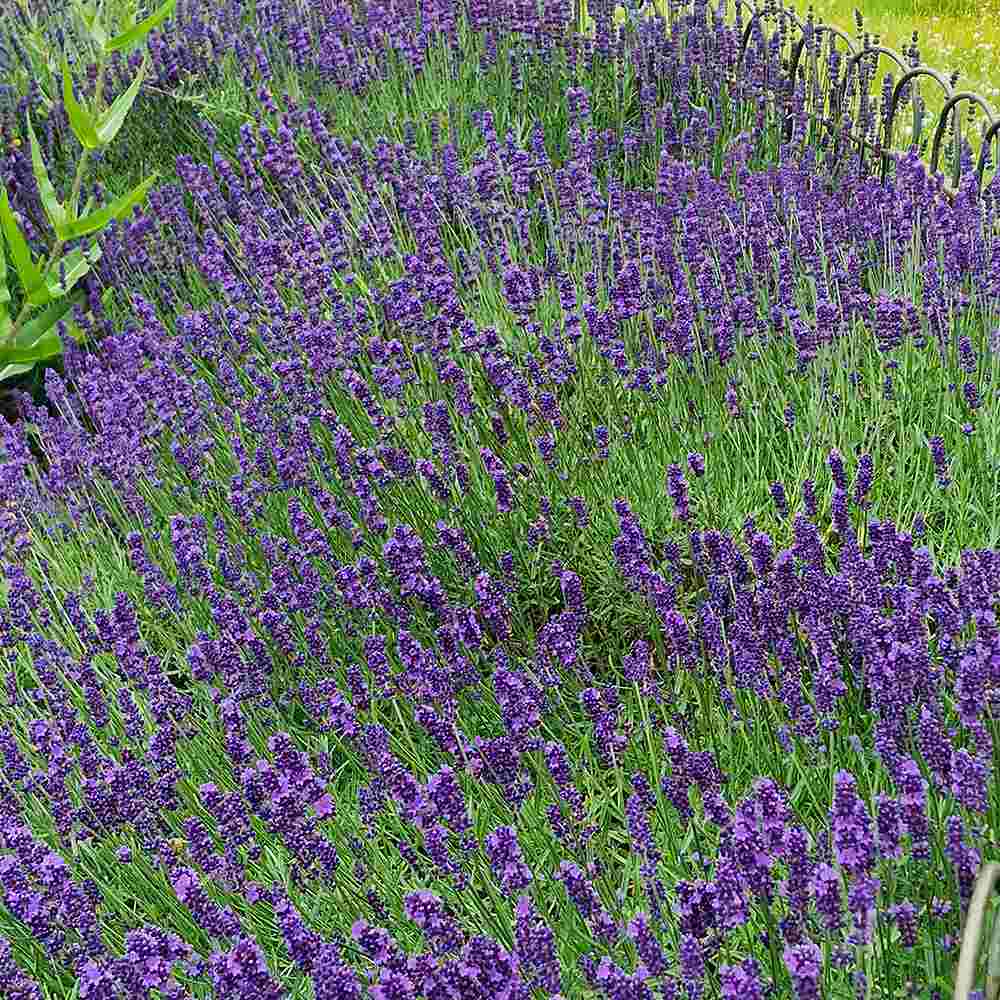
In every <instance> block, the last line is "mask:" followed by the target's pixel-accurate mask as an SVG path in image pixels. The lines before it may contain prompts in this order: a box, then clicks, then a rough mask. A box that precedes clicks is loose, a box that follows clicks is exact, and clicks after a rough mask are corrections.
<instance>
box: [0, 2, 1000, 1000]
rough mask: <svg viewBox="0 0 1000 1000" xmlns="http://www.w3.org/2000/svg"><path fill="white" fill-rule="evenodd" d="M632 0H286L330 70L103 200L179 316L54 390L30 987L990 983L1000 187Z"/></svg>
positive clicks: (34, 414)
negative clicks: (133, 210) (621, 2)
mask: <svg viewBox="0 0 1000 1000" xmlns="http://www.w3.org/2000/svg"><path fill="white" fill-rule="evenodd" d="M313 13H314V14H315V12H313ZM183 14H184V16H185V17H193V15H192V13H191V9H188V10H186V11H184V12H183ZM591 14H592V16H593V17H594V22H595V30H594V39H593V40H592V41H580V39H579V37H578V36H577V34H576V33H574V32H572V31H570V30H568V29H569V16H568V11H566V10H564V9H563V8H562V7H559V8H556V7H552V8H550V9H548V10H546V11H529V10H527V9H526V8H525V7H524V6H523V5H521V4H516V5H511V6H510V7H504V8H502V9H501V10H499V11H497V10H494V9H487V8H486V7H484V6H482V5H479V4H477V3H475V2H472V3H468V4H466V3H462V4H458V5H452V4H450V3H440V4H434V3H430V4H429V3H425V2H421V3H420V4H417V3H413V4H411V5H397V6H395V7H393V8H391V9H388V8H382V7H380V6H377V5H372V6H371V7H364V8H362V9H361V10H360V11H358V12H356V13H355V12H353V11H351V12H349V11H348V10H347V8H345V7H335V8H330V9H327V8H324V12H323V14H322V17H319V18H317V19H316V20H313V21H310V20H309V19H308V18H306V17H305V16H302V12H301V10H300V9H299V8H298V7H297V6H294V5H281V4H268V5H261V7H260V10H259V11H258V12H256V13H255V15H254V17H256V18H257V20H254V21H251V22H250V24H249V27H248V28H247V30H248V31H249V30H251V29H253V28H256V29H257V32H258V34H261V35H263V34H265V33H268V34H269V35H270V36H273V37H276V38H278V39H279V40H283V41H284V40H287V43H288V45H289V46H290V49H289V51H290V53H291V54H290V55H289V57H288V65H289V66H290V67H291V69H286V70H279V69H276V66H277V65H278V63H279V59H278V57H277V55H275V54H274V53H273V52H271V53H269V52H266V51H265V50H264V46H263V45H261V47H260V51H259V52H257V51H255V50H254V49H253V48H249V47H245V48H243V41H242V40H241V41H240V42H239V45H240V46H241V48H242V53H243V60H244V64H243V65H242V67H241V72H242V73H244V74H245V75H246V77H247V79H248V80H252V84H253V92H254V94H255V95H256V99H257V101H258V102H259V108H258V109H257V111H256V113H255V116H254V118H253V120H252V121H250V122H248V123H246V125H245V127H244V128H242V129H241V130H240V132H239V136H238V138H239V142H238V145H237V146H236V148H235V149H234V150H229V149H225V148H220V147H219V146H217V145H216V144H215V143H212V148H213V155H212V156H211V157H210V158H209V160H208V162H204V163H199V162H197V161H195V160H194V159H192V158H182V159H181V160H180V162H179V163H178V164H177V167H178V176H179V182H178V184H177V185H172V186H166V187H164V188H161V189H158V190H154V191H151V192H150V196H149V198H148V203H147V205H146V207H145V208H144V209H143V210H141V211H140V212H139V213H137V215H136V217H135V218H134V219H131V220H127V221H122V222H117V223H116V224H114V225H113V226H110V227H109V229H108V231H107V232H105V233H103V234H102V235H101V237H100V246H101V250H102V256H101V260H100V262H99V263H98V264H97V265H96V267H95V277H96V278H97V279H99V280H100V282H101V283H103V284H104V285H106V286H108V287H114V288H118V289H122V290H123V292H125V293H127V298H128V300H129V302H130V316H129V319H128V322H126V323H124V324H122V325H121V327H120V328H119V329H115V330H112V331H111V332H110V334H109V335H107V336H105V337H103V338H101V339H100V340H99V341H98V342H97V343H96V344H95V345H94V346H93V348H92V350H91V351H90V352H88V353H86V354H85V353H84V352H83V351H81V350H79V349H77V348H75V347H74V345H72V344H71V345H69V348H68V350H67V352H66V356H65V366H64V367H65V372H64V375H59V374H57V373H56V372H54V371H50V372H49V373H47V375H46V380H47V388H48V396H49V400H50V402H51V404H52V405H51V410H50V409H48V408H43V407H39V406H35V405H33V404H32V403H31V401H30V400H29V399H27V398H22V399H21V410H22V417H23V419H22V420H21V421H20V422H19V423H17V424H14V425H12V426H9V427H6V428H4V429H3V431H2V434H0V439H2V444H3V448H4V454H3V457H2V460H0V477H2V481H3V484H4V489H5V494H6V496H7V497H8V498H9V501H10V504H9V509H7V510H6V511H5V512H4V513H3V515H2V517H0V526H2V529H3V534H2V542H3V545H4V550H3V551H4V559H3V581H4V606H3V608H2V613H0V648H2V650H3V654H4V666H3V682H4V683H3V697H4V698H5V702H4V705H3V707H2V708H0V757H2V760H3V764H4V767H3V768H2V770H0V872H2V875H3V877H2V879H0V984H2V987H3V990H4V993H5V995H12V996H25V997H31V998H36V997H38V998H41V997H45V998H49V997H52V998H55V997H59V998H63V997H67V996H77V995H78V996H80V997H81V998H98V997H101V998H103V997H107V998H115V1000H119V998H126V997H127V998H132V997H143V998H147V997H154V996H155V997H171V998H174V997H176V998H185V1000H186V998H189V997H190V998H199V1000H200V998H206V1000H207V998H209V997H213V998H219V1000H229V998H239V1000H250V998H251V997H252V998H254V1000H257V998H260V997H267V998H275V1000H277V998H281V1000H285V998H289V1000H291V998H299V997H306V998H309V997H312V998H315V1000H323V998H327V1000H331V998H341V1000H342V998H364V997H372V998H376V1000H397V998H407V1000H410V998H412V1000H418V998H438V997H446V996H447V997H454V998H459V1000H486V998H488V997H493V996H495V995H497V994H499V995H501V996H504V997H506V998H507V1000H528V998H531V1000H540V998H542V997H551V998H559V1000H561V998H564V997H585V998H587V1000H597V998H606V1000H624V998H628V1000H633V998H634V1000H656V998H658V997H682V996H687V997H705V998H711V1000H723V998H725V1000H733V998H736V997H741V996H746V997H767V996H780V997H796V998H806V997H809V998H813V997H817V996H822V997H825V998H830V1000H834V998H836V1000H839V998H845V1000H846V998H849V997H850V998H853V997H856V996H858V995H861V996H866V997H867V996H870V997H877V998H880V1000H883V998H884V1000H890V998H891V1000H899V998H901V997H904V996H920V997H934V996H938V997H941V998H944V997H946V996H948V995H949V994H950V991H951V985H952V977H953V975H954V970H955V966H956V940H957V937H958V935H959V933H960V931H961V929H962V926H963V915H964V913H965V911H966V909H967V906H968V902H969V898H970V894H971V892H972V886H973V884H974V880H975V876H976V871H977V869H978V867H979V865H980V862H981V860H983V859H984V858H985V857H986V856H987V855H988V854H990V853H991V852H992V851H994V850H995V844H996V841H997V831H998V829H1000V795H998V785H997V782H996V781H995V767H996V753H997V748H996V712H997V691H998V690H1000V655H998V652H997V650H998V642H1000V636H998V630H997V618H996V615H997V606H996V605H997V595H998V594H1000V555H998V551H997V549H998V546H1000V530H998V527H997V523H996V518H995V517H994V516H993V514H992V510H991V508H990V506H989V502H988V499H987V498H989V497H991V496H993V495H995V493H996V489H997V486H998V475H1000V470H998V468H997V456H998V454H1000V448H998V445H1000V431H998V427H1000V423H998V421H997V419H996V417H997V412H996V411H997V406H998V399H997V373H998V369H997V351H998V349H1000V343H998V340H997V337H996V336H995V335H994V334H993V331H994V330H995V329H997V327H998V326H1000V310H998V303H997V300H998V297H1000V279H998V272H997V261H998V260H1000V253H998V251H1000V246H998V236H997V233H996V228H995V203H994V201H993V196H992V192H991V191H989V190H988V191H987V192H986V195H985V196H984V197H983V198H977V197H975V195H974V191H973V189H972V187H971V186H967V187H966V188H964V189H963V190H962V191H960V192H959V196H958V197H957V198H955V199H954V200H953V201H952V200H949V199H948V198H946V197H944V196H943V194H942V191H941V186H940V179H939V178H933V177H929V176H928V174H927V171H926V169H925V167H924V166H923V165H922V164H921V162H920V161H919V158H918V157H917V156H916V155H915V154H911V155H910V156H908V157H905V158H902V159H901V160H900V161H899V162H898V164H897V166H896V169H895V170H894V172H893V174H892V176H891V177H890V178H889V179H888V180H887V182H886V183H884V184H883V183H881V182H880V181H878V180H877V179H874V178H872V177H871V176H870V174H869V173H867V172H866V171H865V169H864V166H863V164H862V163H860V162H858V161H852V162H851V163H849V164H847V166H846V168H845V167H844V165H839V169H838V171H837V176H836V177H834V174H833V166H834V165H833V164H831V163H830V162H829V160H827V159H825V158H824V157H823V155H822V153H823V150H821V149H817V148H816V147H815V145H813V144H812V143H811V142H810V141H809V139H808V136H807V134H806V130H805V129H802V130H798V129H796V130H795V131H793V134H792V136H791V138H790V139H786V138H784V134H785V133H784V131H783V127H782V126H783V122H781V121H778V122H776V121H775V119H774V117H773V110H772V109H773V101H772V94H771V93H770V92H769V91H768V89H767V87H766V85H765V84H764V83H763V80H764V79H765V78H767V77H768V76H769V74H770V73H771V71H773V69H774V67H773V65H772V64H765V63H764V60H765V59H767V58H769V56H768V47H767V45H766V44H761V45H757V46H754V47H753V49H752V50H751V57H750V60H749V63H748V68H747V73H748V80H747V82H746V85H745V86H744V87H741V88H740V90H739V93H733V92H730V91H728V90H727V89H726V84H725V76H724V74H723V73H722V72H721V71H719V67H720V66H723V65H725V60H726V58H727V53H728V54H729V55H731V53H732V44H733V30H732V28H730V27H728V26H727V25H726V22H725V20H724V19H723V18H722V17H719V18H717V19H715V21H714V22H713V21H711V20H710V19H709V18H707V17H705V16H703V15H704V14H705V10H704V7H703V5H700V4H699V5H697V7H696V8H695V9H694V11H693V13H692V15H691V18H690V20H689V21H686V22H683V21H682V22H680V23H681V24H682V25H684V27H685V30H686V31H687V34H686V35H685V37H684V46H683V48H681V46H680V44H679V41H678V39H677V38H671V37H670V36H665V35H663V34H662V32H654V31H653V30H651V28H650V27H649V26H646V27H643V26H640V25H628V26H626V29H625V31H624V32H623V34H622V36H619V37H620V38H623V39H624V41H618V42H614V43H613V42H612V40H611V39H612V36H611V34H610V25H611V13H610V11H609V10H607V9H604V8H603V7H602V5H599V4H593V5H592V10H591ZM317 22H318V23H319V27H317V28H316V33H315V35H310V34H309V33H308V32H307V30H306V29H307V28H308V27H309V26H310V25H313V26H315V25H316V24H317ZM661 27H662V25H661ZM299 29H302V32H306V34H305V36H304V37H303V34H302V33H301V32H300V30H299ZM295 39H298V41H295V42H294V46H295V48H294V49H292V48H291V45H292V41H293V40H295ZM163 44H164V45H166V43H163ZM268 44H269V45H273V43H268ZM234 45H235V43H234ZM338 45H339V46H340V48H338ZM153 48H155V49H157V50H158V51H159V52H160V53H161V57H162V53H163V51H164V48H162V47H161V46H160V43H159V42H156V43H152V42H151V49H153ZM529 48H530V52H531V54H530V55H528V54H527V53H528V51H529ZM154 58H156V57H154ZM295 59H299V60H300V61H301V62H302V64H303V67H305V68H303V69H298V68H295V67H294V60H295ZM321 60H327V61H326V62H324V63H322V66H323V73H325V74H326V75H327V82H326V86H327V87H328V88H329V89H330V92H331V93H330V97H329V100H328V104H327V106H326V108H325V109H324V108H322V107H321V106H320V104H319V103H318V101H317V103H315V104H313V103H311V102H307V101H305V100H299V99H297V98H296V96H295V95H293V94H292V93H291V92H290V91H291V88H290V87H288V88H286V87H285V86H284V82H285V78H284V77H282V76H280V75H279V73H280V72H288V73H289V76H290V75H291V72H292V70H294V72H295V73H300V74H302V75H303V76H305V75H307V74H308V72H309V69H308V67H309V66H310V65H319V64H320V62H321ZM163 65H166V62H165V61H164V62H163ZM514 65H519V66H520V69H519V72H520V73H521V75H520V77H518V76H517V75H516V73H517V71H515V73H513V74H512V72H511V68H512V67H513V66H514ZM765 65H768V66H769V69H768V71H767V72H765V69H764V67H765ZM651 67H652V68H651ZM717 71H718V72H717ZM654 72H655V73H656V74H657V80H656V82H657V83H662V85H663V89H662V92H661V91H659V90H658V89H656V88H654V87H653V82H654V81H653V76H654ZM630 74H635V76H636V77H637V78H638V79H639V87H638V91H639V93H640V95H642V94H643V93H645V94H646V96H645V97H641V100H640V102H639V106H638V107H637V108H636V109H635V115H634V117H633V118H626V113H627V105H626V97H625V94H626V91H628V90H629V89H630V88H627V87H626V86H624V85H623V80H627V79H628V78H629V75H630ZM449 88H451V90H450V91H449ZM522 88H523V90H522ZM462 90H467V92H468V93H467V96H468V99H469V102H470V104H473V103H478V101H479V98H480V97H483V106H476V107H467V106H464V105H462V104H461V102H460V101H459V100H457V99H456V100H455V101H454V103H455V108H454V111H453V112H452V114H451V115H450V116H447V117H446V116H444V115H441V114H440V109H441V107H442V105H443V106H445V107H447V105H448V104H450V103H452V101H451V100H450V99H449V100H443V99H442V98H443V96H446V97H449V98H450V97H451V96H452V94H454V93H458V92H460V91H462ZM491 90H492V94H490V91H491ZM526 94H527V95H531V100H530V101H529V100H528V99H527V97H526ZM616 94H617V95H619V96H618V97H617V98H616V100H617V103H616V104H613V106H612V107H611V108H610V109H609V108H607V107H604V108H601V107H598V105H597V102H598V100H599V99H603V98H608V99H609V100H610V99H611V95H616ZM487 97H489V98H491V101H488V100H487V99H486V98H487ZM361 99H364V100H365V101H366V102H367V108H368V114H369V119H368V120H369V121H376V122H380V123H384V124H385V134H382V135H379V134H375V135H374V136H371V137H368V139H367V141H362V140H363V138H364V136H363V135H361V134H359V132H358V131H357V130H359V129H360V126H359V122H358V114H357V110H358V108H359V107H360V101H361ZM698 101H702V102H704V103H703V104H697V103H696V102H698ZM354 102H358V103H354ZM400 108H405V109H406V112H405V114H403V113H402V112H399V113H396V114H395V115H394V114H393V110H394V109H400ZM435 108H436V109H438V115H437V116H435V117H431V110H432V109H435ZM532 108H534V109H536V111H535V112H534V113H533V114H532V113H531V109H532ZM699 108H703V109H705V111H706V113H705V115H704V116H703V115H701V114H700V113H699V110H698V109H699ZM707 109H712V110H711V111H709V110H707ZM350 112H353V115H352V114H349V113H350ZM425 112H426V115H427V117H426V118H425V117H424V115H425ZM501 116H503V117H501ZM525 119H526V120H525ZM407 122H409V123H410V124H409V125H407V124H406V123H407ZM414 122H416V123H417V124H413V123H414ZM501 122H502V125H501V124H499V123H501ZM211 128H212V125H211V123H210V122H209V123H208V124H207V126H206V133H207V134H208V135H209V136H210V137H211ZM351 129H354V130H355V131H354V132H351V131H350V130H351ZM393 129H394V130H395V131H392V130H393ZM967 384H969V385H971V386H972V390H974V391H970V390H967V389H966V388H965V386H966V385H967ZM32 446H34V448H35V450H36V451H37V452H38V455H37V456H36V455H34V454H33V453H32Z"/></svg>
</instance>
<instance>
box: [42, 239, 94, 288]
mask: <svg viewBox="0 0 1000 1000" xmlns="http://www.w3.org/2000/svg"><path fill="white" fill-rule="evenodd" d="M100 257H101V248H100V247H99V246H96V245H94V246H92V247H89V248H88V249H87V250H84V249H83V248H82V247H77V248H76V249H75V250H71V251H70V252H69V253H68V254H66V255H65V256H64V257H63V258H62V260H61V261H60V262H57V263H55V264H53V265H52V267H50V268H49V271H48V274H47V275H46V281H47V282H48V288H49V294H50V295H51V296H52V298H54V299H58V298H61V297H62V296H63V295H66V294H68V293H69V292H70V291H71V290H72V288H73V286H74V285H75V284H76V283H77V282H78V281H79V280H80V279H81V278H82V277H83V276H84V275H85V274H86V273H87V272H88V271H89V270H90V267H91V265H92V264H94V263H96V262H97V261H98V260H100ZM60 263H62V265H63V266H62V268H61V269H60V267H59V264H60ZM60 273H61V274H62V276H63V278H64V279H65V284H63V283H62V282H60V280H59V276H60Z"/></svg>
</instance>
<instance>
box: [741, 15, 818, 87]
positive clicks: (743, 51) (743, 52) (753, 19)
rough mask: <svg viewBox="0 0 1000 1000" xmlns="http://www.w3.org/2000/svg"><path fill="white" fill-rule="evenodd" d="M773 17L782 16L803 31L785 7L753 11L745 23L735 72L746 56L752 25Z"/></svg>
mask: <svg viewBox="0 0 1000 1000" xmlns="http://www.w3.org/2000/svg"><path fill="white" fill-rule="evenodd" d="M775 15H781V16H783V17H784V18H785V19H786V20H790V21H792V22H793V23H794V25H795V27H797V28H798V29H799V31H803V32H804V31H805V26H804V25H803V23H802V22H801V21H800V20H799V19H798V18H797V17H796V16H795V12H794V11H791V10H788V8H786V7H772V6H767V7H761V9H760V10H758V11H755V13H754V15H753V17H751V18H750V20H749V21H748V22H747V25H746V27H745V28H744V29H743V39H742V40H741V42H740V55H739V58H738V59H737V60H736V70H737V72H738V71H739V70H740V69H741V67H742V66H743V57H744V56H745V55H746V51H747V46H748V45H749V44H750V35H751V34H752V33H753V28H754V25H756V24H757V23H758V22H759V21H760V20H761V18H764V17H773V16H775Z"/></svg>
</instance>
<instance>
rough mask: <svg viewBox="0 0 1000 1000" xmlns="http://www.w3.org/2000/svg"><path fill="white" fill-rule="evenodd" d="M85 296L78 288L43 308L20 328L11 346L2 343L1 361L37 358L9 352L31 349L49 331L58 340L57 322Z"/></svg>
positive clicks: (32, 359)
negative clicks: (13, 354) (16, 355)
mask: <svg viewBox="0 0 1000 1000" xmlns="http://www.w3.org/2000/svg"><path fill="white" fill-rule="evenodd" d="M84 298H85V296H84V294H83V292H82V290H81V289H79V288H77V289H75V290H74V292H73V293H72V294H70V295H67V296H66V297H65V298H62V299H57V300H56V301H55V302H52V303H51V304H50V305H48V306H47V307H46V308H45V309H43V310H42V311H41V312H40V313H39V314H38V315H37V316H35V317H34V318H33V319H30V320H28V322H27V323H25V324H24V326H22V327H21V329H20V330H18V332H17V336H16V337H15V338H14V343H13V344H11V345H10V346H9V347H7V346H4V345H0V362H2V361H7V362H12V361H34V360H37V359H36V358H34V357H27V356H22V357H14V356H12V355H11V354H10V353H9V352H10V351H29V350H31V349H32V348H33V347H34V346H35V345H37V344H38V342H39V340H40V339H41V338H42V337H44V336H45V335H46V334H47V333H48V332H49V331H51V332H52V333H53V335H54V336H55V337H56V340H57V341H58V340H59V334H58V333H56V330H55V326H56V323H58V322H59V320H61V319H62V318H63V316H65V315H66V313H68V312H69V311H70V309H72V308H73V306H75V305H79V304H80V303H82V302H83V300H84ZM57 353H58V352H57ZM45 357H51V355H45Z"/></svg>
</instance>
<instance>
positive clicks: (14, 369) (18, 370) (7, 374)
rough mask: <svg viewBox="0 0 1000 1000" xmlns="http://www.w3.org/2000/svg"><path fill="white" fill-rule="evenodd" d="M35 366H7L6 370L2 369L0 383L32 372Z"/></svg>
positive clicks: (0, 369) (0, 370)
mask: <svg viewBox="0 0 1000 1000" xmlns="http://www.w3.org/2000/svg"><path fill="white" fill-rule="evenodd" d="M34 367H35V366H34V365H33V364H31V365H7V366H6V367H4V368H0V382H3V381H4V380H5V379H8V378H14V376H15V375H23V374H24V373H25V372H30V371H31V369H32V368H34Z"/></svg>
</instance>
